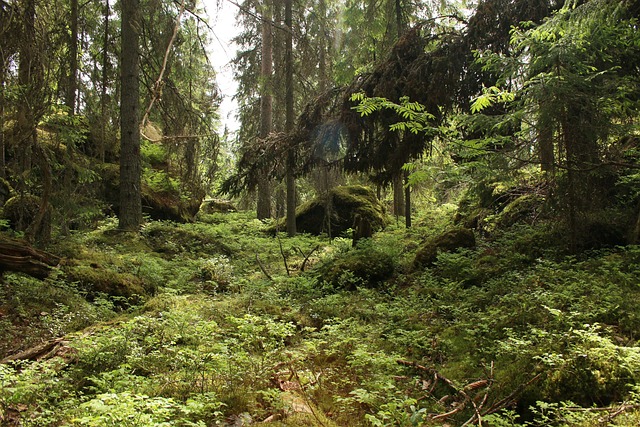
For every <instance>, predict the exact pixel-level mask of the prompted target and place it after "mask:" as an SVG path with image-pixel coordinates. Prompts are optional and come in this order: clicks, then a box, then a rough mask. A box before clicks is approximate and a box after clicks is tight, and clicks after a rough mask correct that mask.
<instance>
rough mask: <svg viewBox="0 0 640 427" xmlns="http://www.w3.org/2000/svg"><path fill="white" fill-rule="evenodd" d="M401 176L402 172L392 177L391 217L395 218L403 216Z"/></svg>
mask: <svg viewBox="0 0 640 427" xmlns="http://www.w3.org/2000/svg"><path fill="white" fill-rule="evenodd" d="M402 179H403V174H402V171H400V172H398V173H396V174H395V175H394V177H393V181H392V186H393V215H395V216H396V218H397V217H401V216H404V212H405V210H404V208H405V200H404V187H403V185H402Z"/></svg>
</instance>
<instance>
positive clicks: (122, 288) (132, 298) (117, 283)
mask: <svg viewBox="0 0 640 427" xmlns="http://www.w3.org/2000/svg"><path fill="white" fill-rule="evenodd" d="M65 272H66V274H67V280H69V281H70V282H75V283H77V284H78V285H79V286H80V288H82V289H84V290H85V291H86V292H87V293H88V296H89V297H90V298H92V297H94V296H96V295H99V294H106V295H109V296H112V297H122V298H125V299H126V300H127V301H126V302H127V303H137V302H139V301H140V299H141V297H142V296H144V295H147V294H148V292H147V290H146V289H145V286H144V283H143V282H142V280H141V279H140V278H138V277H136V276H134V275H133V274H130V273H119V272H116V271H113V270H108V269H105V268H101V267H100V266H96V265H75V266H69V267H67V268H65Z"/></svg>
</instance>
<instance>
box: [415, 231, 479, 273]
mask: <svg viewBox="0 0 640 427" xmlns="http://www.w3.org/2000/svg"><path fill="white" fill-rule="evenodd" d="M475 246H476V238H475V235H474V234H473V231H472V230H469V229H468V228H462V227H457V228H452V229H451V230H448V231H446V232H444V233H442V234H440V235H438V236H436V237H434V238H432V239H429V240H428V241H427V242H425V243H424V244H422V246H421V247H420V248H419V249H418V251H417V252H416V257H415V258H414V260H413V265H414V268H420V267H430V266H431V265H433V263H434V262H435V261H436V260H437V258H438V253H440V252H453V251H455V250H457V249H461V248H473V247H475Z"/></svg>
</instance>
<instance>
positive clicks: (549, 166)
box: [538, 114, 556, 175]
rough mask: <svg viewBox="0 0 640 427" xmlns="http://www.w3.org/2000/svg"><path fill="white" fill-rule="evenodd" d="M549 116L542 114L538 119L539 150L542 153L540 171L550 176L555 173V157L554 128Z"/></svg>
mask: <svg viewBox="0 0 640 427" xmlns="http://www.w3.org/2000/svg"><path fill="white" fill-rule="evenodd" d="M547 116H548V114H540V117H539V118H538V150H539V153H540V170H541V171H542V172H545V173H547V174H549V175H553V174H554V173H555V161H556V159H555V155H554V149H553V127H552V122H551V120H549V119H550V118H549V117H547Z"/></svg>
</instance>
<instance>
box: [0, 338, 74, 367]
mask: <svg viewBox="0 0 640 427" xmlns="http://www.w3.org/2000/svg"><path fill="white" fill-rule="evenodd" d="M67 343H68V341H65V339H64V338H56V339H53V340H49V341H46V342H43V343H41V344H38V345H36V346H35V347H31V348H29V349H26V350H24V351H21V352H19V353H16V354H13V355H11V356H7V357H5V358H4V359H2V360H0V365H1V364H6V363H9V362H15V361H19V360H30V361H36V360H47V359H51V358H52V357H54V356H57V355H58V354H59V353H67V352H68V351H61V350H62V349H63V348H65V349H66V348H67V347H66V344H67Z"/></svg>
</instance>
